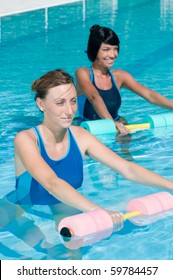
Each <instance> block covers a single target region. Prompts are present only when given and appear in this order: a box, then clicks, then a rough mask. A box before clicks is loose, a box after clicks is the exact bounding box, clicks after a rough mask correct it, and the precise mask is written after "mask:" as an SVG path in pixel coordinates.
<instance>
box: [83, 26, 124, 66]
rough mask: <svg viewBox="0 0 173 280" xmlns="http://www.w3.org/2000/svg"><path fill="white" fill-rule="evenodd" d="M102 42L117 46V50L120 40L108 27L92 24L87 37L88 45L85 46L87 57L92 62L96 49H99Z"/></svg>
mask: <svg viewBox="0 0 173 280" xmlns="http://www.w3.org/2000/svg"><path fill="white" fill-rule="evenodd" d="M102 43H105V44H108V45H112V46H114V45H115V46H118V52H119V44H120V41H119V38H118V36H117V35H116V33H115V32H114V31H113V30H112V29H110V28H108V27H101V26H99V25H93V26H92V27H91V28H90V36H89V39H88V47H87V55H88V59H89V60H90V61H91V62H94V60H95V59H96V57H97V53H98V50H99V49H100V46H101V44H102Z"/></svg>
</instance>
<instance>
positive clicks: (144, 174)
mask: <svg viewBox="0 0 173 280" xmlns="http://www.w3.org/2000/svg"><path fill="white" fill-rule="evenodd" d="M85 134H86V135H85V136H84V137H83V138H85V139H87V149H86V153H87V154H88V155H89V156H91V157H92V158H94V159H96V160H98V161H100V162H102V163H103V164H105V165H107V166H108V167H110V168H111V169H113V170H115V171H117V172H118V173H120V174H121V175H122V176H123V177H125V178H126V179H128V180H130V181H134V182H137V183H140V184H143V185H149V186H155V187H161V188H165V189H170V190H173V182H172V181H170V180H168V179H166V178H164V177H162V176H160V175H158V174H156V173H154V172H152V171H150V170H148V169H146V168H144V167H142V166H140V165H138V164H135V163H133V162H129V161H127V160H125V159H123V158H121V157H119V156H118V155H117V154H116V153H114V152H113V151H112V150H110V149H109V148H108V147H106V146H105V145H104V144H103V143H101V142H100V141H99V140H98V139H97V138H96V137H95V136H94V135H91V134H90V133H89V132H88V131H86V132H85Z"/></svg>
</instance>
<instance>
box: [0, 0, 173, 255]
mask: <svg viewBox="0 0 173 280" xmlns="http://www.w3.org/2000/svg"><path fill="white" fill-rule="evenodd" d="M172 18H173V4H172V3H171V1H169V0H167V1H161V0H160V1H158V0H153V1H146V0H132V1H127V0H121V1H116V0H112V1H110V0H107V1H106V0H104V1H102V0H90V1H86V7H85V9H84V7H83V5H82V2H78V3H74V4H69V5H63V6H58V7H54V8H50V9H48V21H45V10H39V11H35V12H28V13H23V14H18V15H14V16H7V17H4V18H1V26H0V28H1V29H0V31H1V33H0V65H1V70H0V73H1V75H0V77H1V78H0V82H1V94H0V116H1V125H0V144H1V145H0V154H1V157H0V169H1V176H0V186H1V188H0V197H3V196H4V195H6V194H7V193H9V192H10V191H12V190H13V189H14V185H15V170H14V159H13V157H14V148H13V140H14V136H15V135H16V133H17V132H19V131H20V130H22V129H27V128H29V127H32V126H34V125H37V124H39V122H40V121H41V114H40V113H39V111H38V109H37V108H36V105H35V102H34V101H33V95H32V93H31V89H30V85H31V82H32V81H33V80H35V79H37V78H38V77H39V76H40V75H42V74H43V73H45V72H46V71H49V70H53V69H56V68H64V69H65V70H66V71H67V72H69V73H70V74H72V75H74V73H75V70H76V68H78V67H80V66H89V65H90V63H89V62H88V60H87V57H86V54H85V50H86V44H87V38H88V34H89V28H90V27H91V26H92V25H93V24H100V25H103V26H109V27H110V28H113V29H114V30H115V31H116V32H117V34H118V35H119V37H120V41H121V44H120V54H119V57H118V59H117V61H116V63H115V66H114V67H116V68H121V69H124V70H127V71H129V72H130V73H131V74H132V75H134V77H135V78H136V79H137V80H138V81H139V82H141V83H143V84H145V85H146V86H148V87H150V88H152V89H154V90H156V91H158V92H160V93H161V94H162V95H164V96H166V97H168V98H170V99H172V78H173V74H172V73H173V52H172V46H173V39H172V38H173V20H172ZM121 93H122V100H123V102H122V108H121V112H120V114H121V115H123V116H125V117H126V118H127V120H128V121H129V123H136V122H142V120H143V118H144V117H145V116H146V115H149V114H159V113H164V112H166V110H165V109H163V108H159V107H156V106H154V105H152V104H149V103H148V102H146V101H145V100H143V99H141V98H140V97H138V96H137V95H135V94H133V93H131V92H129V91H127V90H122V91H121ZM134 112H135V114H134ZM172 136H173V129H172V127H168V128H159V129H152V130H145V131H138V132H136V133H134V134H132V140H131V142H130V143H129V151H130V153H131V160H133V161H134V162H136V163H139V164H141V165H143V166H144V167H146V168H148V169H150V170H153V171H155V172H157V173H159V174H160V175H162V176H165V177H166V178H169V179H171V180H173V172H172V166H173V151H172ZM99 138H100V140H101V141H103V142H104V143H105V144H106V145H108V146H109V147H110V148H111V149H112V150H114V151H115V152H117V153H118V154H119V155H121V156H122V157H126V156H125V155H124V154H123V153H122V150H121V147H120V145H119V144H118V142H117V141H116V139H115V135H113V134H111V135H100V136H99ZM124 145H126V143H125V144H124ZM84 172H85V173H84V174H85V177H84V183H83V186H82V188H81V190H80V191H81V192H82V193H83V194H84V195H86V196H87V197H88V198H90V199H92V200H93V201H94V202H96V203H99V204H100V205H101V206H103V207H105V208H107V209H115V210H120V211H124V210H125V207H126V205H127V203H128V201H129V200H131V199H132V198H135V197H139V196H143V195H148V194H151V193H154V192H158V191H160V189H159V188H152V187H150V186H142V185H139V184H136V183H132V182H129V181H127V180H125V179H124V178H122V176H120V175H119V174H116V173H115V172H113V171H111V170H110V169H108V168H107V167H105V166H103V165H101V164H100V163H97V162H95V161H94V160H91V159H88V158H87V157H86V158H85V159H84ZM19 223H21V224H22V225H24V226H23V227H21V228H20V227H19V224H17V223H15V222H14V223H13V224H12V225H10V226H9V227H8V228H6V229H3V230H0V258H1V259H60V260H69V259H83V260H99V259H115V260H118V259H120V260H126V259H135V260H139V259H146V260H147V259H158V260H166V259H167V260H168V259H169V260H171V259H173V245H172V244H173V236H172V232H173V222H172V217H171V216H169V217H165V218H164V219H161V220H159V221H157V222H155V223H151V224H149V225H146V226H142V227H139V226H136V225H134V224H132V223H130V221H126V222H125V223H124V227H123V229H122V230H120V231H118V232H115V233H114V234H112V235H111V236H110V237H109V238H107V239H104V240H101V241H99V242H97V243H94V244H93V245H90V246H86V247H83V248H81V249H80V250H75V251H69V250H67V249H66V248H65V247H64V246H63V245H62V244H61V243H60V239H59V236H58V234H57V231H56V229H55V225H54V221H53V220H52V216H51V214H50V211H49V208H48V207H47V206H43V207H34V209H33V210H32V211H30V212H29V213H27V214H24V215H23V217H22V218H21V221H20V222H19ZM28 228H33V234H34V233H36V229H38V228H39V229H40V231H41V232H42V233H43V234H44V236H46V240H47V242H48V243H49V244H50V246H48V245H46V247H49V248H48V249H47V251H46V250H44V249H43V250H41V249H40V247H39V245H38V246H37V247H35V248H33V247H32V246H29V245H28V244H27V243H25V242H24V241H23V240H22V234H23V233H24V232H26V233H27V229H28ZM28 238H30V236H28ZM134 244H135V246H134ZM108 248H109V249H108Z"/></svg>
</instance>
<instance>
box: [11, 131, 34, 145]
mask: <svg viewBox="0 0 173 280" xmlns="http://www.w3.org/2000/svg"><path fill="white" fill-rule="evenodd" d="M27 139H30V140H35V133H34V131H33V128H29V129H26V130H21V131H20V132H18V133H17V134H16V136H15V138H14V142H15V143H20V142H22V143H24V141H25V143H26V141H27Z"/></svg>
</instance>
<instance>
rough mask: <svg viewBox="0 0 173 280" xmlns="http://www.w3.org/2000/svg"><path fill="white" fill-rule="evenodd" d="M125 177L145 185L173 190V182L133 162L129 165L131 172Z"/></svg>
mask: <svg viewBox="0 0 173 280" xmlns="http://www.w3.org/2000/svg"><path fill="white" fill-rule="evenodd" d="M125 177H126V178H127V179H129V180H131V181H134V182H137V183H140V184H143V185H150V186H155V187H161V188H165V189H169V190H173V182H172V181H170V180H168V179H166V178H164V177H162V176H160V175H159V174H156V173H154V172H152V171H150V170H148V169H145V168H143V167H142V166H140V165H137V164H135V163H132V162H131V163H130V164H129V170H128V173H127V175H125Z"/></svg>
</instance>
